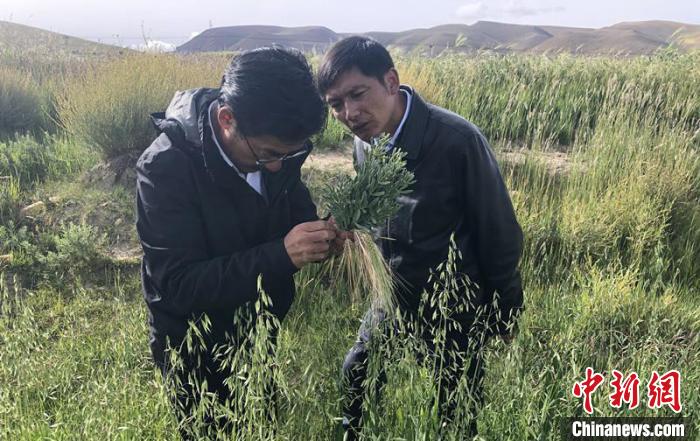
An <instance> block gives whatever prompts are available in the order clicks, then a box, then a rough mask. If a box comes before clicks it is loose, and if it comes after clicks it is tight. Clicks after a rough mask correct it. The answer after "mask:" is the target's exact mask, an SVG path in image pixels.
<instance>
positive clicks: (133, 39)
mask: <svg viewBox="0 0 700 441" xmlns="http://www.w3.org/2000/svg"><path fill="white" fill-rule="evenodd" d="M0 20H5V21H12V22H15V23H21V24H26V25H30V26H35V27H39V28H44V29H48V30H51V31H54V32H60V33H63V34H68V35H72V36H76V37H81V38H86V39H89V40H95V41H102V42H105V43H113V44H115V43H116V44H121V45H124V46H129V45H136V44H139V43H143V40H144V38H143V36H144V35H145V36H146V37H147V38H148V39H152V40H159V41H164V42H168V43H174V44H181V43H183V42H185V41H187V40H188V39H189V38H190V37H191V36H193V35H194V34H196V33H198V32H201V31H203V30H205V29H207V28H209V27H219V26H233V25H242V24H269V25H280V26H307V25H322V26H327V27H329V28H331V29H333V30H334V31H336V32H362V31H400V30H407V29H414V28H426V27H431V26H436V25H439V24H446V23H466V24H471V23H474V22H475V21H478V20H494V21H501V22H506V23H521V24H542V25H544V24H547V25H562V26H580V27H593V28H599V27H604V26H608V25H611V24H614V23H618V22H621V21H639V20H673V21H680V22H685V23H694V24H700V0H662V1H659V0H585V1H576V2H571V1H563V0H402V1H398V0H389V1H378V0H352V1H347V2H339V1H329V0H238V1H234V0H229V1H225V0H197V1H193V0H171V1H169V2H164V1H158V2H156V1H148V0H120V1H119V2H116V1H112V2H108V1H95V0H0Z"/></svg>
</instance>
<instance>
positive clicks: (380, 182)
mask: <svg viewBox="0 0 700 441" xmlns="http://www.w3.org/2000/svg"><path fill="white" fill-rule="evenodd" d="M388 141H389V138H388V137H387V136H385V137H383V138H381V139H380V140H379V142H378V143H376V144H375V145H374V146H372V147H368V148H365V149H364V161H358V162H359V164H357V165H356V172H357V173H356V175H355V176H354V177H351V176H342V177H340V178H339V179H338V180H336V181H335V182H334V183H332V184H331V185H329V186H328V187H327V188H326V191H325V195H324V200H325V201H326V203H327V205H328V209H329V210H330V212H331V213H332V214H333V217H334V218H335V221H336V224H337V225H338V227H339V228H340V229H342V230H345V231H354V238H353V239H354V240H352V241H348V242H346V246H345V249H344V250H343V253H342V254H341V255H340V256H339V257H338V258H336V259H332V260H330V261H328V262H327V263H326V264H325V265H326V266H325V268H324V272H325V273H326V274H329V275H332V277H331V278H330V279H331V280H332V281H333V282H334V283H335V284H336V285H340V284H345V285H346V287H347V289H348V291H349V293H350V295H351V297H352V298H353V300H357V299H359V298H361V297H362V296H363V295H369V296H371V299H372V302H373V303H374V304H375V305H376V306H379V307H381V308H383V309H384V310H385V311H393V306H394V294H393V291H394V287H395V285H396V283H397V280H395V278H394V277H393V275H392V272H391V268H389V266H388V264H387V263H386V261H385V260H384V258H383V256H382V254H381V251H380V250H379V247H378V246H377V245H376V244H375V243H374V240H373V235H372V233H371V231H372V229H374V228H377V227H379V226H381V225H384V223H385V222H387V221H388V220H389V219H390V218H392V217H393V216H394V215H396V213H397V212H398V211H399V208H401V205H400V203H399V202H398V198H399V196H401V195H403V194H406V193H408V191H409V187H410V186H411V184H412V183H413V173H411V172H410V171H408V170H407V169H406V166H405V160H404V157H405V153H404V152H402V151H400V150H398V149H393V151H392V152H390V153H386V152H385V150H386V146H387V143H388Z"/></svg>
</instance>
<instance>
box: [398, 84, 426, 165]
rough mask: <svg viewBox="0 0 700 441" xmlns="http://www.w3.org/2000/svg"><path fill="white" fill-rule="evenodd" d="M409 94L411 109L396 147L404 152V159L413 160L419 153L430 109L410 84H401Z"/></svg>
mask: <svg viewBox="0 0 700 441" xmlns="http://www.w3.org/2000/svg"><path fill="white" fill-rule="evenodd" d="M401 89H404V90H407V91H408V92H409V93H410V94H411V96H412V99H411V110H410V112H409V113H408V118H407V119H406V123H405V124H404V126H403V129H402V130H401V133H400V134H399V137H398V138H397V139H396V147H397V148H399V149H401V150H403V151H405V152H406V159H410V160H415V159H417V158H418V155H419V154H420V149H421V146H422V145H423V138H424V136H425V128H426V126H427V125H428V119H429V117H430V111H429V110H428V106H427V104H425V101H423V99H422V98H421V97H420V96H419V95H418V93H417V92H416V91H414V90H413V88H411V87H410V86H406V85H401Z"/></svg>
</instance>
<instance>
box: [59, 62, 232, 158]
mask: <svg viewBox="0 0 700 441" xmlns="http://www.w3.org/2000/svg"><path fill="white" fill-rule="evenodd" d="M222 71H223V67H221V68H219V69H216V70H213V69H212V68H211V67H210V66H209V65H208V64H200V63H194V62H193V61H191V60H188V59H184V58H178V57H172V56H159V55H139V56H131V57H126V58H123V59H116V60H114V61H111V62H108V63H106V64H105V65H103V66H98V67H96V68H95V69H93V70H91V71H89V72H88V73H86V74H85V75H84V76H80V77H78V78H75V79H74V81H72V82H70V83H68V84H67V85H66V89H65V91H64V93H63V94H61V96H59V98H58V114H59V118H60V121H61V124H62V126H63V127H64V129H65V130H66V132H67V133H68V134H70V135H71V136H73V137H74V139H76V140H77V141H78V142H81V143H83V144H85V145H87V146H89V147H90V148H94V149H96V150H98V151H100V152H101V153H102V155H103V156H104V157H106V158H113V157H116V156H120V155H123V154H131V155H132V156H138V155H139V154H140V153H141V151H143V150H144V149H145V148H146V147H148V145H149V144H150V143H151V141H153V139H154V137H155V131H154V129H153V127H152V124H151V122H150V120H149V115H150V114H151V113H153V112H159V111H163V110H165V108H166V107H167V105H168V103H169V102H170V99H171V98H172V96H173V94H174V92H175V91H176V90H182V89H188V88H193V87H204V86H210V87H212V86H213V87H216V86H217V85H218V83H219V79H220V75H221V72H222Z"/></svg>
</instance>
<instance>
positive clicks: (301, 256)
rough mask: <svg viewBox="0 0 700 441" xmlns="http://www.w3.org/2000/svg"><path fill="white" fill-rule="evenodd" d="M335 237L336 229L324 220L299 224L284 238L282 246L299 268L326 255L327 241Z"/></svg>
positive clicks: (328, 247)
mask: <svg viewBox="0 0 700 441" xmlns="http://www.w3.org/2000/svg"><path fill="white" fill-rule="evenodd" d="M335 238H336V229H335V228H334V227H333V226H331V225H330V224H329V222H326V221H322V220H319V221H313V222H305V223H303V224H299V225H297V226H295V227H294V228H292V229H291V231H290V232H289V233H287V235H286V236H285V238H284V248H285V249H286V250H287V254H289V258H290V259H292V263H293V264H294V266H296V267H297V268H299V269H301V268H302V267H303V266H304V265H306V264H307V263H310V262H318V261H320V260H323V259H325V258H326V256H327V255H328V250H329V249H330V245H329V242H330V241H332V240H334V239H335Z"/></svg>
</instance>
